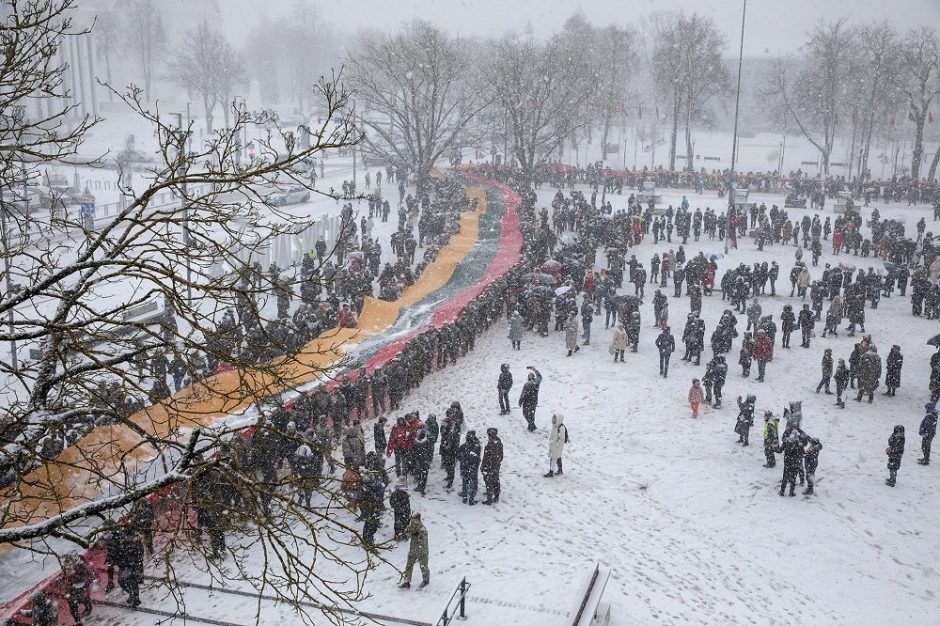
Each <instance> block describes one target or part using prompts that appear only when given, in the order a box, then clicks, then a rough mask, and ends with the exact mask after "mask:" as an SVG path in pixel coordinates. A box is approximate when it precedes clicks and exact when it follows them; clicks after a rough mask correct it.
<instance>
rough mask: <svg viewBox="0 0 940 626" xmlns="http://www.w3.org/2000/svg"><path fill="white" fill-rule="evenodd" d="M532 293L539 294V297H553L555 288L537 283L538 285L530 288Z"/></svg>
mask: <svg viewBox="0 0 940 626" xmlns="http://www.w3.org/2000/svg"><path fill="white" fill-rule="evenodd" d="M532 295H533V296H539V297H541V298H554V297H555V290H554V289H552V288H551V287H546V286H545V285H539V286H538V287H533V288H532Z"/></svg>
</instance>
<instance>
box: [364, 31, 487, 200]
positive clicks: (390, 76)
mask: <svg viewBox="0 0 940 626" xmlns="http://www.w3.org/2000/svg"><path fill="white" fill-rule="evenodd" d="M349 67H350V69H351V84H352V87H353V89H354V90H355V92H356V94H357V96H358V97H359V98H361V99H362V104H361V108H362V109H363V111H364V113H363V114H362V115H361V116H360V117H359V119H360V120H361V122H362V124H363V125H364V126H365V127H366V128H368V132H367V133H366V139H365V141H366V145H367V146H368V148H369V149H370V150H371V151H372V152H373V153H375V154H379V155H382V156H383V157H385V158H387V159H389V160H391V161H392V162H394V163H396V164H398V165H399V166H401V167H405V168H410V169H413V170H414V172H415V175H416V177H417V183H418V189H419V190H423V189H424V188H425V186H426V181H427V177H428V176H429V175H430V173H431V168H433V167H434V164H435V162H437V160H438V159H439V158H440V157H441V156H442V155H443V154H444V153H445V152H446V151H447V150H449V149H451V148H452V147H453V146H454V145H455V142H456V140H457V138H458V136H459V134H460V133H461V132H462V131H463V130H464V129H465V128H466V126H467V123H468V122H469V121H470V120H471V119H472V118H473V116H474V115H476V114H477V113H478V112H479V111H480V110H481V109H482V108H483V106H484V105H483V102H482V99H481V96H480V93H479V91H478V90H476V89H474V88H473V83H472V75H471V68H472V66H471V63H470V54H469V50H468V47H467V43H466V42H464V41H462V40H460V39H455V38H451V37H449V36H448V35H446V34H445V33H444V32H442V31H441V30H439V29H437V28H436V27H434V26H432V25H431V24H429V23H427V22H422V21H414V22H411V23H410V24H408V25H407V26H405V27H404V29H403V30H402V31H401V32H399V33H397V34H395V35H384V34H382V35H379V34H370V35H364V36H362V37H361V38H360V40H359V43H358V44H357V45H356V47H355V53H354V54H353V55H352V56H350V58H349Z"/></svg>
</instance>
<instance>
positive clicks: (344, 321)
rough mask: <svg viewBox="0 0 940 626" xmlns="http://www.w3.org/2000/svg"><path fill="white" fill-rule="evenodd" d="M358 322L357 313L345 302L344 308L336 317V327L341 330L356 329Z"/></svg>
mask: <svg viewBox="0 0 940 626" xmlns="http://www.w3.org/2000/svg"><path fill="white" fill-rule="evenodd" d="M358 321H359V320H357V319H356V314H355V312H353V310H352V309H350V308H349V303H348V302H344V303H343V308H342V309H340V312H339V313H338V314H337V315H336V325H337V326H338V327H339V328H355V327H356V323H357V322H358Z"/></svg>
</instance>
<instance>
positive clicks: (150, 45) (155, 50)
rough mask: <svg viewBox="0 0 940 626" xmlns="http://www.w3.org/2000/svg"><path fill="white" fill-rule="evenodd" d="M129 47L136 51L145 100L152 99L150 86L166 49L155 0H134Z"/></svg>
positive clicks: (163, 31)
mask: <svg viewBox="0 0 940 626" xmlns="http://www.w3.org/2000/svg"><path fill="white" fill-rule="evenodd" d="M126 41H127V45H128V46H129V47H130V48H131V49H132V50H134V53H135V56H136V57H137V63H138V64H139V65H140V73H141V77H142V78H143V81H144V98H145V99H150V98H151V93H150V86H151V84H152V82H153V73H154V67H156V63H157V62H158V61H159V59H160V57H161V55H162V54H163V52H164V50H165V49H166V30H165V29H164V27H163V18H162V17H161V16H160V12H159V11H158V10H157V7H156V5H155V4H154V2H153V0H132V2H131V4H130V12H129V13H128V17H127V39H126Z"/></svg>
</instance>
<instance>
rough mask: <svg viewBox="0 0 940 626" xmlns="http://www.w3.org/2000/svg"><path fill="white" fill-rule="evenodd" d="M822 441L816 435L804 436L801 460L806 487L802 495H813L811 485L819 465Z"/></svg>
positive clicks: (813, 483) (814, 481) (813, 484)
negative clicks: (804, 441)
mask: <svg viewBox="0 0 940 626" xmlns="http://www.w3.org/2000/svg"><path fill="white" fill-rule="evenodd" d="M822 448H823V445H822V442H820V441H819V439H817V438H816V437H807V438H806V447H805V448H803V462H804V465H805V466H806V489H805V490H804V491H803V495H804V496H811V495H813V487H814V486H815V485H816V468H817V467H818V466H819V451H820V450H822Z"/></svg>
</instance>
